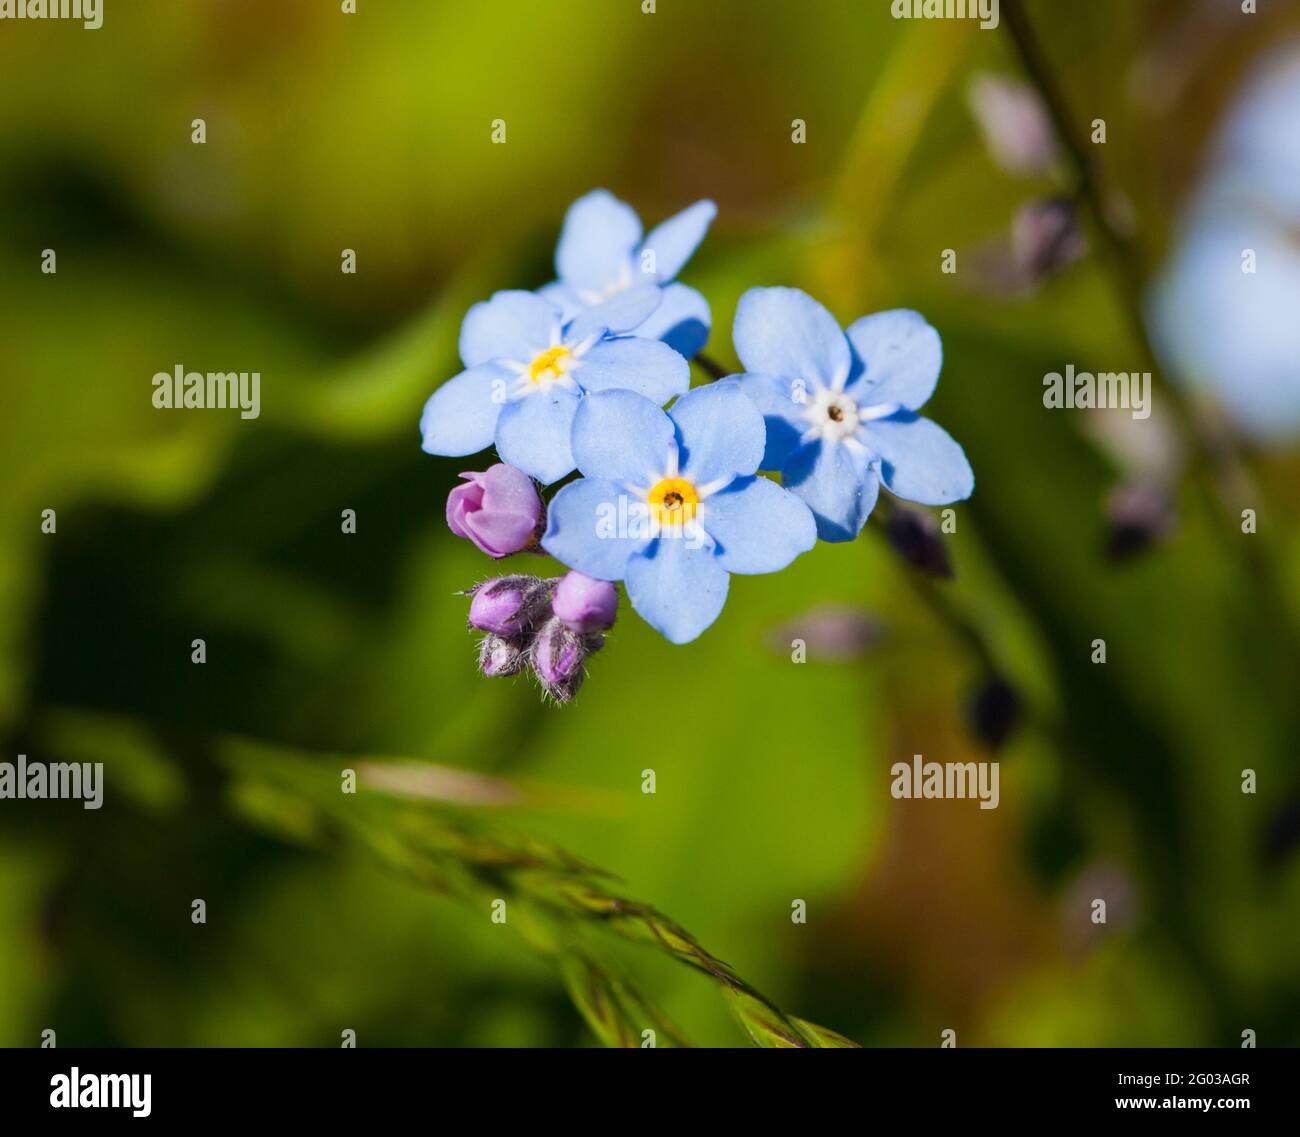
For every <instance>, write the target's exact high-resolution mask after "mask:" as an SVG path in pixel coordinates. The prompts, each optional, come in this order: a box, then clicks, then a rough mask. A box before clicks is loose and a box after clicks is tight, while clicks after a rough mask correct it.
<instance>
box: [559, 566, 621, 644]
mask: <svg viewBox="0 0 1300 1137" xmlns="http://www.w3.org/2000/svg"><path fill="white" fill-rule="evenodd" d="M551 609H552V611H554V613H555V614H556V615H557V616H558V617H559V618H560V619H561V620H563V621H564V623H565V624H567V625H568V626H569V628H570V629H571V630H572V631H575V632H603V631H606V630H607V629H609V628H612V627H613V626H614V616H615V613H617V611H618V590H617V589H615V587H614V586H613V585H612V584H610V583H609V581H607V580H593V579H592V578H591V577H589V576H584V575H583V574H582V573H580V572H570V573H566V574H565V575H564V576H562V577H561V578H560V582H559V584H557V585H556V586H555V595H554V596H552V597H551Z"/></svg>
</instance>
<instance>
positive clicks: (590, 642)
mask: <svg viewBox="0 0 1300 1137" xmlns="http://www.w3.org/2000/svg"><path fill="white" fill-rule="evenodd" d="M604 644H605V638H604V637H603V636H599V635H580V634H578V633H577V632H575V631H573V630H572V629H571V628H569V627H567V626H566V625H565V623H564V621H563V620H560V619H558V618H552V619H550V620H548V621H547V622H546V623H545V624H543V625H542V627H541V630H540V631H538V633H537V638H536V639H534V640H533V647H532V653H531V654H532V662H533V674H534V675H536V676H537V678H538V681H539V682H540V683H541V684H542V687H543V689H544V690H545V691H546V693H547V694H548V695H550V696H551V697H552V698H553V699H555V701H556V702H558V703H567V702H569V700H570V699H572V698H573V696H574V695H576V694H577V693H578V688H579V687H581V686H582V681H583V679H584V678H585V677H586V671H587V669H586V659H587V656H588V655H590V654H591V653H592V652H595V651H599V650H600V649H601V648H602V647H603V646H604Z"/></svg>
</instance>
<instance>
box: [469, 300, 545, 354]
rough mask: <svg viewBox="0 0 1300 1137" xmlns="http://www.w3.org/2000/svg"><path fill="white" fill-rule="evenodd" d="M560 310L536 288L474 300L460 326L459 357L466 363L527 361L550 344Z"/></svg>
mask: <svg viewBox="0 0 1300 1137" xmlns="http://www.w3.org/2000/svg"><path fill="white" fill-rule="evenodd" d="M561 318H562V317H561V313H560V310H559V309H558V308H556V307H555V305H553V304H551V303H550V302H549V301H547V300H543V299H542V297H540V296H538V295H537V294H536V293H535V292H521V291H519V290H517V289H516V290H512V291H508V292H498V293H496V294H495V295H494V296H493V297H492V299H491V300H484V301H482V302H481V303H478V304H475V305H474V306H473V307H472V308H471V309H470V310H469V311H468V312H466V313H465V320H464V322H463V323H462V324H461V326H460V357H461V359H462V360H463V361H464V363H465V366H466V367H477V366H478V365H479V364H480V363H486V362H487V361H488V360H490V359H514V360H518V361H519V362H520V363H527V362H528V361H529V360H531V359H532V358H533V357H534V356H536V355H538V354H539V353H540V352H543V351H545V350H546V349H547V348H548V347H550V346H551V342H552V340H551V332H552V331H553V330H558V329H559V326H560V322H561Z"/></svg>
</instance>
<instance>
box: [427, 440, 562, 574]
mask: <svg viewBox="0 0 1300 1137" xmlns="http://www.w3.org/2000/svg"><path fill="white" fill-rule="evenodd" d="M461 477H462V478H466V479H468V481H466V483H465V484H464V485H459V486H457V487H456V488H455V489H454V490H452V491H451V493H450V494H448V495H447V527H448V528H449V529H450V530H451V531H452V532H453V533H455V534H456V536H457V537H468V538H469V539H470V540H471V541H473V542H474V544H476V545H477V546H478V547H479V548H480V549H482V550H483V551H484V552H485V553H487V555H488V556H489V557H508V556H509V555H510V554H511V553H518V552H522V551H523V550H524V549H527V548H529V547H530V546H532V545H534V543H535V538H536V536H537V532H538V529H539V528H540V527H541V524H542V517H543V514H544V512H545V511H544V509H543V507H542V499H541V498H540V497H539V496H538V494H537V487H536V486H535V485H533V480H532V478H530V477H529V476H528V475H527V474H525V473H524V472H523V471H522V470H516V469H515V468H514V467H513V466H507V465H506V464H505V463H504V462H498V463H497V464H496V465H495V466H489V467H488V469H487V470H485V471H484V472H483V473H481V474H476V473H473V472H470V473H465V474H461Z"/></svg>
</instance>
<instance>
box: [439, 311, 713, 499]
mask: <svg viewBox="0 0 1300 1137" xmlns="http://www.w3.org/2000/svg"><path fill="white" fill-rule="evenodd" d="M658 302H659V297H658V290H657V289H655V288H653V287H645V286H642V287H639V288H635V289H631V290H628V291H626V292H625V293H623V294H622V295H621V296H619V297H618V298H617V300H615V301H613V302H611V303H610V304H608V305H604V306H603V307H602V308H601V310H600V311H599V312H596V311H592V312H583V313H581V314H579V315H578V316H577V317H576V318H574V319H572V320H569V321H567V322H566V320H565V317H564V314H563V312H561V310H560V309H559V308H557V307H556V306H555V305H554V304H552V303H551V302H550V301H548V300H544V299H543V298H542V297H540V296H538V295H537V294H536V293H532V292H520V291H510V292H498V293H497V294H496V295H495V296H493V297H492V299H491V300H486V301H484V302H482V303H480V304H475V305H474V306H473V307H472V308H471V309H470V310H469V312H468V313H466V315H465V321H464V323H463V324H462V325H461V329H460V356H461V360H462V361H463V362H464V364H465V370H464V371H462V372H461V373H460V374H459V375H457V376H456V377H455V378H453V379H449V380H448V381H447V382H446V383H444V384H443V385H442V386H441V387H439V388H438V390H436V391H435V392H434V393H433V395H432V396H430V398H429V401H428V402H427V403H425V406H424V413H423V415H421V417H420V433H421V435H422V436H423V443H422V445H423V448H424V450H426V451H427V452H428V453H430V454H444V455H449V456H457V457H458V456H461V455H465V454H474V453H477V452H478V451H480V450H483V449H485V448H486V447H488V446H490V445H492V443H493V442H495V443H496V448H497V453H498V454H500V455H501V458H502V460H503V461H505V462H507V463H509V464H510V465H512V466H516V467H518V468H519V469H520V470H523V471H524V472H525V473H526V474H529V475H531V476H532V477H534V478H536V479H537V480H538V481H539V482H542V483H544V484H549V483H551V482H554V481H558V480H559V479H560V478H562V477H564V475H565V474H567V473H569V472H570V471H571V470H572V469H573V467H574V461H573V454H572V452H571V451H570V449H569V435H570V430H571V427H572V425H573V416H574V414H575V413H576V411H577V409H578V404H579V402H580V401H581V399H582V396H583V395H584V394H585V393H587V392H594V391H607V390H611V389H613V388H626V389H627V390H630V391H636V392H637V393H639V394H641V395H644V396H646V397H647V398H649V399H651V400H653V401H654V402H655V403H657V404H663V403H666V402H667V401H668V400H669V399H671V398H672V397H673V396H674V395H679V394H681V393H682V392H683V391H685V390H686V389H687V387H689V386H690V367H689V366H688V364H687V362H686V360H685V359H683V358H682V357H681V356H680V355H678V354H677V352H675V351H673V349H672V348H671V347H669V346H668V345H667V344H664V343H660V342H659V341H658V340H653V339H643V338H641V337H637V336H626V335H617V334H614V335H611V333H617V332H621V331H624V330H626V329H627V328H629V327H632V326H634V325H636V324H638V323H640V322H641V321H642V320H643V319H644V318H645V316H646V315H647V314H648V313H649V312H651V311H653V310H654V308H655V307H656V306H657V304H658Z"/></svg>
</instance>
